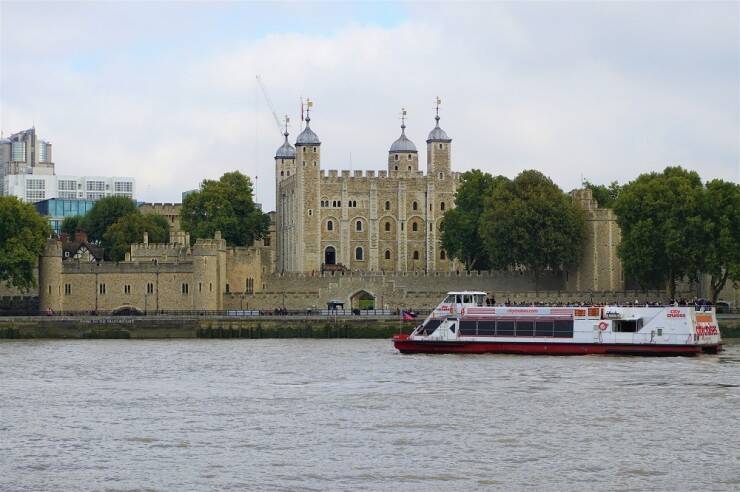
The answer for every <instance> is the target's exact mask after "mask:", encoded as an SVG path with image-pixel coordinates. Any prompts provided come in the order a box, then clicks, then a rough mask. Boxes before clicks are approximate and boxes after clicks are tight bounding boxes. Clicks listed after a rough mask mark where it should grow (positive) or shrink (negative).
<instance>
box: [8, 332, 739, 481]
mask: <svg viewBox="0 0 740 492" xmlns="http://www.w3.org/2000/svg"><path fill="white" fill-rule="evenodd" d="M142 489H145V490H176V491H184V490H327V489H329V490H335V489H336V490H388V489H393V490H425V491H426V490H474V489H500V490H518V489H536V490H595V489H600V490H603V489H619V490H645V489H652V490H738V489H740V345H738V344H729V345H728V349H727V350H726V351H725V352H723V353H722V354H721V355H719V356H701V357H697V358H633V357H601V356H588V357H546V356H541V357H527V356H501V355H483V356H480V355H462V356H461V355H432V356H430V355H405V356H404V355H400V354H398V353H397V352H396V351H394V350H393V348H392V346H391V343H390V342H389V341H383V340H181V341H177V340H175V341H130V340H100V341H5V342H2V343H0V490H3V491H14V490H34V491H35V490H49V491H63V490H70V491H72V490H75V491H76V490H111V491H123V490H126V491H128V490H142Z"/></svg>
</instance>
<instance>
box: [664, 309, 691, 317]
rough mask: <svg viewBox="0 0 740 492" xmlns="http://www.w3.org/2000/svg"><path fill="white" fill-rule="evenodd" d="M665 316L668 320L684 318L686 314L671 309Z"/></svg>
mask: <svg viewBox="0 0 740 492" xmlns="http://www.w3.org/2000/svg"><path fill="white" fill-rule="evenodd" d="M666 316H667V317H668V318H685V317H686V313H683V312H681V310H680V309H671V310H670V311H668V314H667V315H666Z"/></svg>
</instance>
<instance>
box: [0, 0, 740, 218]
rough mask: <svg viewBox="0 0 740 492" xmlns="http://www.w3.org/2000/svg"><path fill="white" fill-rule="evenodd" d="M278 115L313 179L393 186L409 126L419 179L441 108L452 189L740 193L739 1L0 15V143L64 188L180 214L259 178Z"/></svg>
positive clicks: (268, 183)
mask: <svg viewBox="0 0 740 492" xmlns="http://www.w3.org/2000/svg"><path fill="white" fill-rule="evenodd" d="M257 75H259V76H260V77H261V79H262V81H263V82H264V85H265V88H266V90H267V93H268V96H269V99H270V100H271V103H272V106H273V107H274V110H275V112H276V113H277V115H278V117H280V118H282V117H283V115H286V114H287V115H288V116H289V117H290V118H291V122H290V128H289V130H290V133H291V137H290V138H291V141H294V139H295V136H296V135H297V134H298V133H299V132H300V130H301V121H300V101H301V98H305V97H310V98H311V100H313V101H314V107H313V111H312V114H311V128H312V129H313V130H314V131H315V132H316V133H317V134H318V135H319V137H320V138H321V141H322V163H321V165H322V168H324V169H352V170H364V169H374V170H377V169H385V168H386V167H387V152H388V148H389V147H390V145H391V143H392V142H393V141H394V140H395V139H396V138H397V137H398V135H399V134H400V128H399V125H400V116H399V115H400V111H401V108H406V110H407V113H408V117H407V122H406V124H407V131H406V133H407V135H408V137H409V138H410V139H411V140H412V141H414V142H415V143H416V146H417V148H419V151H420V159H419V160H420V162H422V163H425V162H426V145H425V140H426V138H427V135H428V133H429V131H430V130H431V129H432V128H433V126H434V102H435V98H436V97H437V96H439V97H440V98H441V100H442V104H441V107H440V116H441V122H440V123H441V126H442V128H444V129H445V131H446V132H447V133H448V135H449V136H450V137H451V138H452V139H453V143H452V145H453V147H452V152H453V154H452V167H453V170H455V171H466V170H470V169H483V170H485V171H488V172H491V173H493V174H503V175H504V176H508V177H514V176H516V175H517V174H518V173H519V172H521V171H522V170H525V169H538V170H540V171H541V172H543V173H544V174H546V175H548V176H550V177H551V178H552V179H553V181H555V182H556V183H557V184H558V185H559V186H560V187H561V188H562V189H563V190H565V191H569V190H571V189H574V188H577V187H578V186H579V185H580V184H581V182H582V180H583V179H588V180H589V181H591V182H594V183H609V182H611V181H614V180H616V181H619V182H622V183H623V182H627V181H630V180H632V179H634V178H636V177H637V176H638V175H639V174H640V173H643V172H650V171H660V170H662V169H663V168H665V167H666V166H668V165H681V166H684V167H687V168H689V169H693V170H696V171H697V172H699V174H700V175H701V176H702V177H703V178H704V179H706V180H708V179H713V178H721V179H725V180H732V181H736V182H737V181H740V3H738V2H725V3H711V2H700V3H690V2H681V3H671V2H656V3H650V2H624V3H621V2H573V3H567V2H557V3H556V2H545V3H524V2H515V3H505V2H500V3H472V2H470V3H464V2H449V3H418V2H415V3H379V2H372V3H307V2H301V3H253V2H176V1H170V2H147V1H137V2H134V1H119V2H115V1H113V2H102V1H98V2H59V1H57V2H46V3H37V2H32V1H23V2H13V1H6V0H3V1H2V2H0V128H1V129H2V131H3V132H4V134H5V135H6V136H7V135H8V134H10V133H13V132H16V131H20V130H22V129H26V128H29V127H31V126H35V127H36V129H37V131H38V133H39V134H40V136H41V138H44V139H46V140H48V141H50V142H51V143H52V144H53V159H54V162H55V164H56V170H57V171H56V172H57V174H62V175H120V176H133V177H135V178H136V180H137V198H138V199H140V200H144V201H156V202H179V201H180V199H181V192H183V191H186V190H191V189H195V188H197V187H198V186H199V183H200V182H201V181H202V180H203V179H217V178H218V177H219V176H221V175H222V174H223V173H225V172H228V171H232V170H239V171H241V172H243V173H245V174H247V175H249V176H252V177H253V178H254V177H257V181H256V183H257V186H256V188H257V189H256V195H257V201H259V202H261V203H263V208H264V209H265V210H272V209H274V204H275V196H274V195H275V185H274V183H275V181H274V180H275V178H274V174H275V173H274V159H273V156H274V154H275V150H276V149H277V148H278V147H279V146H280V145H281V143H282V136H281V135H280V131H279V130H278V127H277V124H276V122H275V120H274V117H273V114H272V110H271V109H270V105H269V104H268V102H267V100H266V98H265V97H264V95H263V94H262V92H261V91H260V89H259V87H258V85H257V82H256V76H257Z"/></svg>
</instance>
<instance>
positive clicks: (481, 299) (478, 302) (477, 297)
mask: <svg viewBox="0 0 740 492" xmlns="http://www.w3.org/2000/svg"><path fill="white" fill-rule="evenodd" d="M473 297H474V298H475V304H476V305H477V306H483V305H484V304H485V302H486V296H484V295H483V294H476V295H475V296H473Z"/></svg>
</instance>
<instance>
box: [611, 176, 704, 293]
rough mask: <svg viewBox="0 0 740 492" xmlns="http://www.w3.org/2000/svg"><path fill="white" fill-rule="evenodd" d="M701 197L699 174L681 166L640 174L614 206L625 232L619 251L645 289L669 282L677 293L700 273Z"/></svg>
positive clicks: (628, 268)
mask: <svg viewBox="0 0 740 492" xmlns="http://www.w3.org/2000/svg"><path fill="white" fill-rule="evenodd" d="M702 197H703V188H702V184H701V178H699V175H698V174H697V173H696V172H693V171H687V170H685V169H683V168H681V167H667V168H666V169H665V170H664V171H663V172H662V173H649V174H642V175H640V176H639V177H638V178H637V179H636V180H634V181H632V182H630V183H628V184H627V185H625V186H624V188H623V189H622V192H621V193H620V194H619V198H617V200H616V202H615V204H614V211H615V213H616V214H617V223H618V224H619V227H620V228H621V230H622V241H621V243H620V244H619V249H618V252H619V256H620V257H621V258H622V263H623V265H624V269H625V272H626V273H627V274H628V275H630V276H631V277H632V278H634V279H635V280H636V281H637V282H638V283H639V284H640V286H641V287H642V288H644V289H647V288H655V287H663V286H665V285H668V291H669V295H670V297H675V295H676V282H677V281H678V280H679V279H681V278H682V277H684V276H686V275H689V276H690V277H694V276H695V275H696V273H697V272H698V271H699V269H700V267H701V258H702V250H703V249H704V246H703V245H702V241H701V235H702V230H703V228H704V226H705V224H704V223H703V221H704V219H703V218H702V207H701V202H702Z"/></svg>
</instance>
